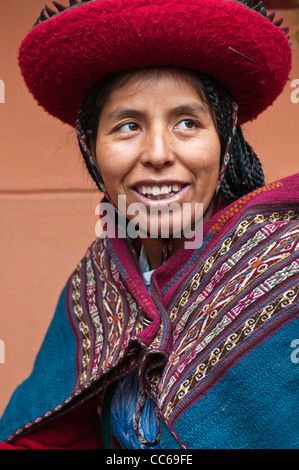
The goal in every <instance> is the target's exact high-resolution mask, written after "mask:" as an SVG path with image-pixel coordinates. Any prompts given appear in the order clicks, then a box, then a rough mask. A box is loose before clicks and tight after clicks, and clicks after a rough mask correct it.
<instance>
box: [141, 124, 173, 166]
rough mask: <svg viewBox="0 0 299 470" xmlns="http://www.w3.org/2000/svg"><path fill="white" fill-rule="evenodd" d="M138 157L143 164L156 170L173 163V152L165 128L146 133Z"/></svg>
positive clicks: (169, 137)
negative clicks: (139, 156)
mask: <svg viewBox="0 0 299 470" xmlns="http://www.w3.org/2000/svg"><path fill="white" fill-rule="evenodd" d="M140 159H141V162H142V164H143V165H145V166H152V167H154V168H155V169H157V170H159V169H161V168H163V167H168V166H171V165H173V163H174V161H175V153H174V150H173V148H172V144H171V136H170V135H169V134H168V132H167V131H166V130H161V129H159V130H158V129H154V130H153V131H152V132H150V133H149V134H148V135H147V138H146V139H145V143H144V148H143V151H142V154H141V158H140Z"/></svg>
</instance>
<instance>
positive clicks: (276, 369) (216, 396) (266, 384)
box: [161, 318, 299, 449]
mask: <svg viewBox="0 0 299 470" xmlns="http://www.w3.org/2000/svg"><path fill="white" fill-rule="evenodd" d="M296 338H299V319H298V318H297V319H295V320H293V321H292V322H290V323H289V324H287V325H286V326H285V327H284V328H282V329H281V330H279V331H277V332H276V333H275V334H274V335H272V336H271V337H270V338H268V339H267V340H266V341H265V342H263V343H262V344H260V345H259V346H258V347H257V348H255V349H253V350H252V351H251V352H249V353H248V354H247V355H246V356H245V357H243V358H242V359H241V360H240V361H239V362H238V363H237V364H235V365H234V367H233V368H232V369H230V370H229V371H228V372H227V373H226V375H225V376H224V377H223V378H222V379H221V380H220V381H219V382H218V383H217V384H216V385H214V387H213V388H212V389H211V390H210V391H209V392H208V393H207V394H206V395H205V396H203V397H202V398H201V399H200V400H198V401H197V403H194V404H193V406H192V407H191V408H189V409H188V410H187V411H186V412H185V413H184V414H183V415H182V416H181V417H180V418H179V420H178V421H177V422H176V424H175V426H174V430H175V431H177V432H178V433H179V434H180V435H181V436H184V438H185V443H186V444H187V445H188V444H189V445H190V447H189V448H196V449H243V448H246V449H298V448H299V403H298V389H299V362H294V361H292V357H291V356H292V352H293V349H292V348H291V343H292V341H293V340H294V339H296ZM286 417H288V418H287V419H286ZM190 423H192V426H190ZM177 446H178V443H177V441H176V439H175V437H174V436H173V435H172V434H170V432H168V430H167V428H166V425H165V424H164V423H162V428H161V447H162V448H164V449H165V448H166V449H177V448H178V447H177Z"/></svg>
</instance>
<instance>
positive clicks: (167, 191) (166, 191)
mask: <svg viewBox="0 0 299 470" xmlns="http://www.w3.org/2000/svg"><path fill="white" fill-rule="evenodd" d="M169 188H170V189H169ZM170 191H171V186H166V185H164V186H162V188H161V191H160V194H168V193H170Z"/></svg>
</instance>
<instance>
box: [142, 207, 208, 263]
mask: <svg viewBox="0 0 299 470" xmlns="http://www.w3.org/2000/svg"><path fill="white" fill-rule="evenodd" d="M213 210H214V203H213V202H212V204H210V206H209V207H208V209H207V211H206V213H205V215H204V218H203V223H205V222H206V221H207V220H209V219H210V218H211V216H212V214H213ZM141 241H142V244H143V246H144V249H145V253H146V255H147V259H148V262H149V265H150V269H151V270H153V269H156V268H158V267H159V266H161V264H162V262H163V249H165V248H167V240H165V241H163V240H161V239H160V240H158V239H155V238H150V237H147V238H142V239H141ZM185 241H186V238H185V237H184V236H182V237H180V238H173V239H172V240H170V241H169V245H168V248H169V249H170V254H171V255H172V254H173V253H174V252H175V251H177V249H178V248H180V247H181V246H182V245H183V243H184V242H185Z"/></svg>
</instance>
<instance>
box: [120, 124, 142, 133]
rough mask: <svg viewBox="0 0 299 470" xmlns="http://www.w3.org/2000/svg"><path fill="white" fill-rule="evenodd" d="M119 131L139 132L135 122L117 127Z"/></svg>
mask: <svg viewBox="0 0 299 470" xmlns="http://www.w3.org/2000/svg"><path fill="white" fill-rule="evenodd" d="M117 130H119V131H123V132H134V131H135V132H136V131H140V126H139V125H138V124H136V122H128V123H126V124H122V125H121V126H119V127H118V129H117Z"/></svg>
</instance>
